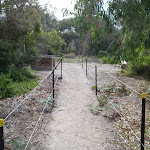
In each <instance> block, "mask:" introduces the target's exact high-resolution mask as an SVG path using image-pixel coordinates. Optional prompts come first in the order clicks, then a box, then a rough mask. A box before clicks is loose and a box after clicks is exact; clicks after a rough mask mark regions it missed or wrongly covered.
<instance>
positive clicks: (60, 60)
mask: <svg viewBox="0 0 150 150" xmlns="http://www.w3.org/2000/svg"><path fill="white" fill-rule="evenodd" d="M61 61H62V59H60V60H59V62H58V63H57V64H56V66H55V67H54V70H55V69H56V68H57V67H58V65H59V64H60V62H61ZM52 73H53V71H51V73H50V74H49V75H48V76H46V77H45V78H44V79H43V80H41V82H40V83H39V84H38V85H37V86H36V87H35V88H34V89H33V90H32V91H31V92H30V93H29V94H28V95H27V96H26V97H25V98H24V99H23V100H22V101H21V102H20V103H19V104H18V105H17V106H16V107H15V108H14V109H13V110H12V111H11V112H10V113H9V114H8V115H7V117H5V119H4V122H5V121H6V120H7V119H8V118H9V117H10V116H11V115H12V114H13V113H14V112H15V111H16V110H17V108H18V107H19V106H21V105H22V104H23V102H24V101H25V100H26V99H28V98H29V97H30V96H31V94H32V93H33V92H34V91H35V90H36V89H37V88H38V87H39V86H41V85H42V83H43V82H44V81H45V80H46V79H47V78H49V77H51V75H52Z"/></svg>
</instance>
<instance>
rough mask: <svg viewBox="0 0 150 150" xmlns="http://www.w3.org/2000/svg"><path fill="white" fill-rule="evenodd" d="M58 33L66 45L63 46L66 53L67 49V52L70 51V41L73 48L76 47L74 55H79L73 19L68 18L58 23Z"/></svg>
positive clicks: (77, 38)
mask: <svg viewBox="0 0 150 150" xmlns="http://www.w3.org/2000/svg"><path fill="white" fill-rule="evenodd" d="M58 28H59V32H60V36H61V37H62V39H64V41H65V43H66V45H65V51H67V48H68V47H69V52H71V50H70V46H69V45H70V44H71V43H72V41H74V42H75V47H76V52H75V53H76V54H77V55H78V54H79V41H78V40H79V34H78V33H77V30H76V26H75V22H74V18H68V19H63V20H62V21H60V22H59V27H58Z"/></svg>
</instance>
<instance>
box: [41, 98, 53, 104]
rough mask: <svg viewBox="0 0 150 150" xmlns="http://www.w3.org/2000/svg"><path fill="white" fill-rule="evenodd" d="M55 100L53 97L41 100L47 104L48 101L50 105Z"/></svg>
mask: <svg viewBox="0 0 150 150" xmlns="http://www.w3.org/2000/svg"><path fill="white" fill-rule="evenodd" d="M53 101H54V99H52V98H45V99H42V100H40V102H41V103H42V104H46V103H47V104H48V105H49V106H50V105H51V104H52V102H53Z"/></svg>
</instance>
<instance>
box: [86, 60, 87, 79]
mask: <svg viewBox="0 0 150 150" xmlns="http://www.w3.org/2000/svg"><path fill="white" fill-rule="evenodd" d="M86 76H87V57H86Z"/></svg>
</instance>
